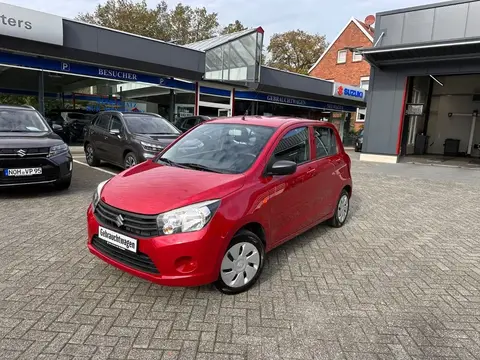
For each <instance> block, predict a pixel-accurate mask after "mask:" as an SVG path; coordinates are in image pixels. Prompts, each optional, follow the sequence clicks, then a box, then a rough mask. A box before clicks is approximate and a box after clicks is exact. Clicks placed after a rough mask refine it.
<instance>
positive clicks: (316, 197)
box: [87, 116, 352, 294]
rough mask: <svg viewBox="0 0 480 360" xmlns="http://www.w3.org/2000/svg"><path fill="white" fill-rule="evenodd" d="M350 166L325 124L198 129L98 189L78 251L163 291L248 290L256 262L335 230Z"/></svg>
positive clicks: (225, 123)
mask: <svg viewBox="0 0 480 360" xmlns="http://www.w3.org/2000/svg"><path fill="white" fill-rule="evenodd" d="M350 168H351V161H350V157H349V156H348V155H347V154H346V153H345V151H344V148H343V145H342V142H341V141H340V137H339V135H338V133H337V131H336V129H335V127H334V126H333V125H331V124H329V123H324V122H319V121H312V120H303V119H291V118H280V117H268V118H267V117H260V116H242V117H233V118H222V119H218V120H211V121H206V122H203V123H202V124H200V125H198V126H196V127H194V128H193V129H191V130H190V131H188V132H186V133H185V134H183V135H182V136H181V137H180V138H178V139H177V140H176V141H175V142H173V143H172V144H171V145H169V146H168V147H167V148H165V149H164V150H163V151H162V152H161V153H160V154H158V155H157V156H156V157H155V158H154V159H151V160H148V161H146V162H143V163H141V164H138V165H136V166H134V167H132V168H130V169H128V170H125V171H123V172H122V173H120V174H118V175H116V176H114V177H113V178H111V179H110V180H108V181H105V182H103V183H101V184H99V186H98V188H97V190H96V191H95V193H94V196H93V201H92V204H91V205H90V206H89V208H88V213H87V218H88V248H89V250H90V251H91V252H92V253H93V254H94V255H96V256H98V257H99V258H100V259H102V260H104V261H106V262H107V263H109V264H111V265H113V266H116V267H117V268H119V269H121V270H124V271H127V272H129V273H131V274H133V275H136V276H139V277H141V278H144V279H147V280H150V281H153V282H155V283H158V284H161V285H168V286H198V285H203V284H208V283H212V282H214V283H215V286H216V287H217V288H218V289H219V290H220V291H222V292H224V293H227V294H234V293H239V292H242V291H245V290H247V289H248V288H249V287H251V286H252V285H253V284H254V283H255V281H256V280H257V279H258V277H259V276H260V273H261V271H262V268H263V265H264V260H265V253H266V252H268V251H269V250H272V249H273V248H275V247H277V246H279V245H280V244H282V243H284V242H285V241H287V240H290V239H292V238H294V237H295V236H297V235H299V234H301V233H302V232H304V231H306V230H308V229H309V228H311V227H313V226H315V225H317V224H319V223H321V222H324V221H328V223H329V224H330V225H332V226H334V227H340V226H342V225H343V224H344V223H345V221H346V219H347V215H348V210H349V203H350V201H349V200H350V196H351V194H352V178H351V174H350Z"/></svg>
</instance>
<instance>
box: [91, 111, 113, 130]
mask: <svg viewBox="0 0 480 360" xmlns="http://www.w3.org/2000/svg"><path fill="white" fill-rule="evenodd" d="M102 117H106V118H107V126H106V127H105V128H103V127H101V126H99V125H98V123H99V121H100V120H101V119H102ZM111 119H112V114H109V113H102V114H99V115H98V116H97V118H96V120H95V123H94V126H95V127H96V128H98V129H100V130H103V131H109V129H110V120H111Z"/></svg>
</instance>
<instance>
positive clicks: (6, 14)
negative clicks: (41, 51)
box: [0, 3, 63, 46]
mask: <svg viewBox="0 0 480 360" xmlns="http://www.w3.org/2000/svg"><path fill="white" fill-rule="evenodd" d="M0 35H6V36H12V37H15V38H21V39H27V40H33V41H39V42H43V43H48V44H54V45H60V46H63V19H62V18H61V17H59V16H56V15H52V14H46V13H43V12H40V11H35V10H31V9H26V8H23V7H20V6H14V5H10V4H4V3H0Z"/></svg>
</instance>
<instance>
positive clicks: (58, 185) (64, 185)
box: [53, 176, 72, 190]
mask: <svg viewBox="0 0 480 360" xmlns="http://www.w3.org/2000/svg"><path fill="white" fill-rule="evenodd" d="M71 183H72V177H71V176H69V177H68V178H67V179H62V180H58V181H56V182H55V183H54V184H53V186H54V187H55V189H56V190H67V189H68V188H69V187H70V184H71Z"/></svg>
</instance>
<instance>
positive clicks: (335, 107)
mask: <svg viewBox="0 0 480 360" xmlns="http://www.w3.org/2000/svg"><path fill="white" fill-rule="evenodd" d="M235 98H236V99H241V100H253V101H262V102H270V103H277V104H284V105H289V106H299V107H306V108H312V109H321V110H328V111H346V112H355V111H357V108H356V107H355V106H347V105H340V104H334V103H328V102H323V101H315V100H307V99H298V98H291V97H285V96H279V95H274V94H265V93H257V92H254V91H238V90H237V91H235Z"/></svg>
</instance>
